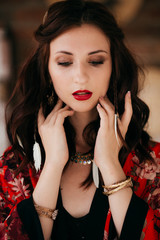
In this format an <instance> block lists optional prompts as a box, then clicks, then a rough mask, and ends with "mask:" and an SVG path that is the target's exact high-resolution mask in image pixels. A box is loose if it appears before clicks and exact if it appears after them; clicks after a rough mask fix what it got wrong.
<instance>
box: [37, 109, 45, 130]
mask: <svg viewBox="0 0 160 240" xmlns="http://www.w3.org/2000/svg"><path fill="white" fill-rule="evenodd" d="M44 121H45V117H44V115H43V110H42V107H40V109H39V112H38V119H37V124H38V128H39V127H40V126H41V125H42V124H43V123H44Z"/></svg>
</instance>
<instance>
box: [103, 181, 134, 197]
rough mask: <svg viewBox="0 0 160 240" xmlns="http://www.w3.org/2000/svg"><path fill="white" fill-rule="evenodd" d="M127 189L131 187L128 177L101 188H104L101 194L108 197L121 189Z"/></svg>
mask: <svg viewBox="0 0 160 240" xmlns="http://www.w3.org/2000/svg"><path fill="white" fill-rule="evenodd" d="M128 187H133V183H132V180H131V178H130V177H129V178H127V179H126V180H124V181H120V182H118V183H114V184H112V185H109V186H103V188H104V192H103V194H104V195H107V196H109V195H111V194H113V193H115V192H118V191H119V190H121V189H124V188H128Z"/></svg>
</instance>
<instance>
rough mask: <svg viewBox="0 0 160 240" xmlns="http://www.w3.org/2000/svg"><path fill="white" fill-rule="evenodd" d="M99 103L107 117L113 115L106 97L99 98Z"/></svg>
mask: <svg viewBox="0 0 160 240" xmlns="http://www.w3.org/2000/svg"><path fill="white" fill-rule="evenodd" d="M99 102H100V104H101V105H102V107H103V108H104V109H105V111H107V113H108V114H109V115H111V116H113V115H114V106H113V104H112V103H111V102H110V100H109V99H108V98H107V97H105V98H104V97H100V98H99Z"/></svg>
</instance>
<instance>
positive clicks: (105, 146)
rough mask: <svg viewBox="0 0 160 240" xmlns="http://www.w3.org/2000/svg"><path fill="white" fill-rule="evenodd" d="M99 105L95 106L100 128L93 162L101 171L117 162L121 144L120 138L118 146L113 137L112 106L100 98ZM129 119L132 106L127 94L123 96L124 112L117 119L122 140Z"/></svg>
mask: <svg viewBox="0 0 160 240" xmlns="http://www.w3.org/2000/svg"><path fill="white" fill-rule="evenodd" d="M99 103H100V104H98V105H97V111H98V113H99V116H100V128H99V131H98V134H97V138H96V143H95V151H94V160H95V163H96V165H97V166H98V167H99V168H100V170H101V169H103V168H104V166H113V165H114V164H115V163H116V162H118V154H119V150H120V148H121V146H122V143H121V141H120V138H118V140H119V141H118V142H119V144H118V142H117V139H116V135H115V126H114V120H115V119H114V118H115V115H114V114H115V112H114V106H113V105H112V104H111V102H110V101H109V99H108V98H103V97H101V98H100V99H99ZM131 117H132V104H131V96H130V92H128V93H127V94H126V96H125V111H124V113H123V115H122V117H121V119H118V126H119V129H120V131H121V134H122V136H123V138H125V135H126V132H127V129H128V125H129V123H130V120H131Z"/></svg>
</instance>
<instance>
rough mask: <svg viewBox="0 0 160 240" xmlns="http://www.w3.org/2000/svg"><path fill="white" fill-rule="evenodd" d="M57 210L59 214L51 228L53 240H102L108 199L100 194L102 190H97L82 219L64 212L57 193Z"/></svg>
mask: <svg viewBox="0 0 160 240" xmlns="http://www.w3.org/2000/svg"><path fill="white" fill-rule="evenodd" d="M81 204H83V202H82V203H81ZM57 209H59V213H58V216H57V218H56V221H55V223H54V227H53V232H52V238H53V239H55V240H61V239H65V240H75V239H76V240H82V239H85V240H89V239H92V240H101V239H103V236H104V227H105V221H106V216H107V212H108V198H107V197H106V196H105V195H104V194H103V193H102V189H100V188H97V190H96V192H95V195H94V197H93V200H92V204H91V207H90V210H89V213H88V214H87V215H85V216H83V217H80V218H75V217H73V216H71V215H70V214H69V213H68V212H67V211H66V209H65V208H64V207H63V204H62V198H61V193H59V197H58V203H57Z"/></svg>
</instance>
